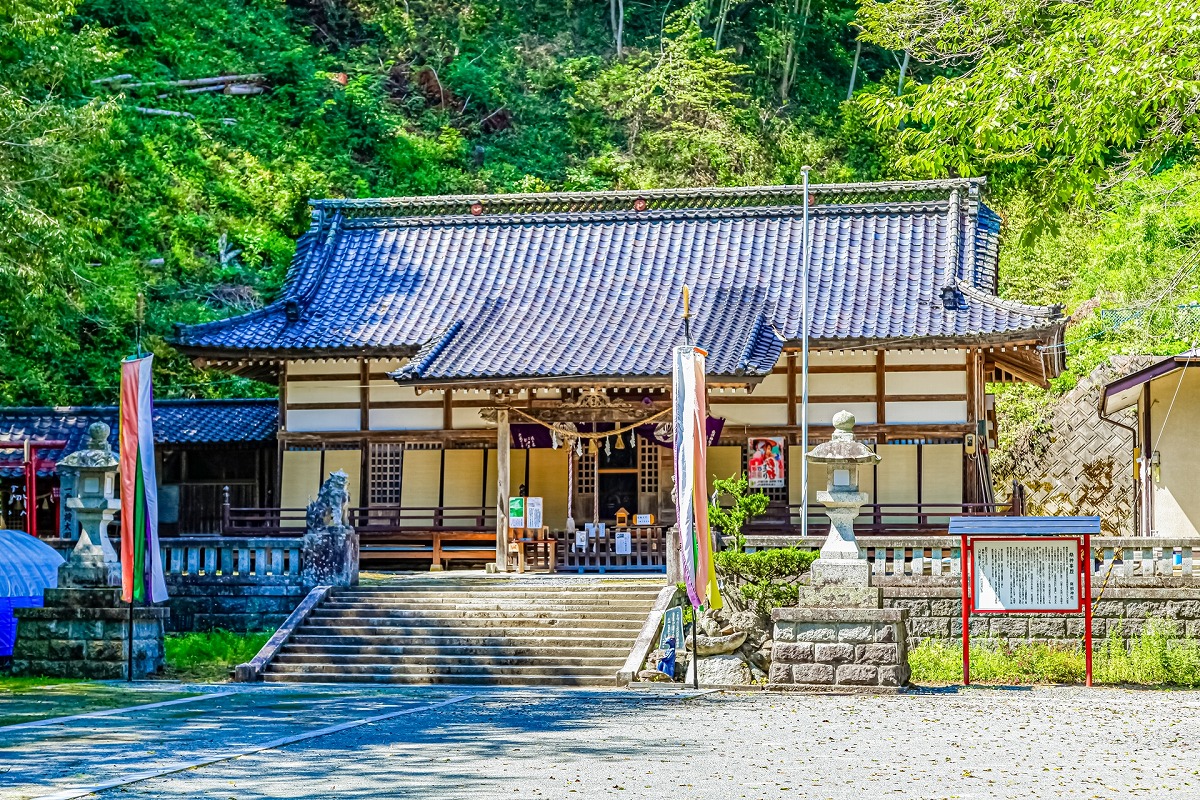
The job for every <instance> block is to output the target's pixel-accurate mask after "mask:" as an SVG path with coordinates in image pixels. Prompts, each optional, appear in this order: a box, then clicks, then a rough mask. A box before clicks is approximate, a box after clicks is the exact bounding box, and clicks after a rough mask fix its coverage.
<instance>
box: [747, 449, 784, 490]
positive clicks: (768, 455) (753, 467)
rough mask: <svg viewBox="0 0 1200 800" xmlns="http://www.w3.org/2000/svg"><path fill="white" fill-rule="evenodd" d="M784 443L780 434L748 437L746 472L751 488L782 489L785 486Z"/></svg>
mask: <svg viewBox="0 0 1200 800" xmlns="http://www.w3.org/2000/svg"><path fill="white" fill-rule="evenodd" d="M785 447H786V445H785V444H784V441H783V437H781V436H752V437H750V444H749V447H747V448H746V452H747V453H749V458H748V459H747V465H746V473H747V475H748V476H749V478H750V488H751V489H782V488H783V487H785V486H787V474H786V472H785V471H784V464H783V454H784V452H785Z"/></svg>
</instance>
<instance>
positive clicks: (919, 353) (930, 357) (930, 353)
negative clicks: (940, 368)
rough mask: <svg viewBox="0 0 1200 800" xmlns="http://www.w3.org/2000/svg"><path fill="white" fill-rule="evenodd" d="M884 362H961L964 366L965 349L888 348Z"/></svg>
mask: <svg viewBox="0 0 1200 800" xmlns="http://www.w3.org/2000/svg"><path fill="white" fill-rule="evenodd" d="M883 363H884V364H962V365H963V366H964V368H965V366H966V363H967V353H966V351H965V350H888V351H887V352H886V353H885V354H884V359H883Z"/></svg>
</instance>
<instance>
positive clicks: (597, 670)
mask: <svg viewBox="0 0 1200 800" xmlns="http://www.w3.org/2000/svg"><path fill="white" fill-rule="evenodd" d="M268 670H269V672H270V673H271V674H276V675H279V674H284V673H292V674H295V673H307V674H310V675H320V674H323V673H336V674H343V675H356V674H358V675H363V674H366V675H372V674H373V675H413V676H423V675H495V676H501V675H522V676H526V677H551V678H552V677H554V676H556V675H563V674H570V675H572V676H575V677H589V678H593V679H605V678H607V679H608V680H610V681H615V680H616V671H615V668H613V667H609V666H586V667H572V668H571V669H570V670H563V669H562V668H560V667H555V666H553V665H550V664H518V665H514V666H504V665H494V664H478V663H470V664H446V663H429V664H408V663H396V662H390V661H381V662H376V663H374V664H370V663H368V664H341V663H333V662H324V663H313V664H275V663H272V664H271V665H270V667H269V668H268Z"/></svg>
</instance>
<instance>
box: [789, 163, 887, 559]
mask: <svg viewBox="0 0 1200 800" xmlns="http://www.w3.org/2000/svg"><path fill="white" fill-rule="evenodd" d="M809 169H810V168H809V167H807V166H805V167H801V172H803V174H804V241H803V246H802V247H801V250H802V251H803V255H802V260H803V266H802V268H801V270H800V305H801V306H802V308H803V311H804V314H803V316H802V317H801V318H800V535H801V536H808V457H807V454H808V336H809V333H810V332H811V330H812V325H811V320H810V319H809V318H810V316H811V315H810V314H809V310H808V260H809V250H810V249H811V247H812V242H811V241H810V239H811V237H810V236H809V234H808V171H809ZM788 391H789V392H794V391H795V387H792V388H791V389H789V390H788ZM875 391H876V392H878V393H880V394H882V393H883V387H882V386H876V387H875Z"/></svg>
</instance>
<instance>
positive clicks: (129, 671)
mask: <svg viewBox="0 0 1200 800" xmlns="http://www.w3.org/2000/svg"><path fill="white" fill-rule="evenodd" d="M128 642H129V643H128V645H127V646H126V648H125V665H126V672H125V682H126V683H133V595H130V596H129V638H128Z"/></svg>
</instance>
